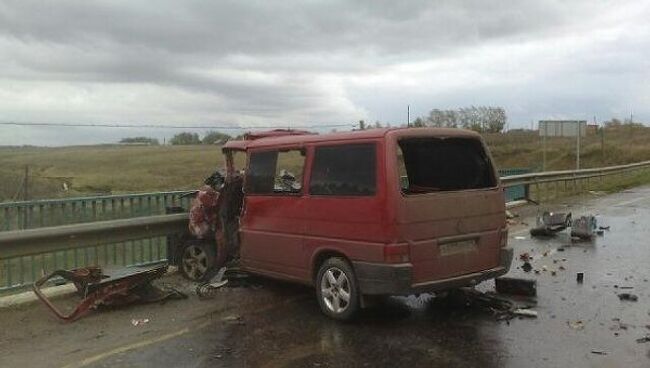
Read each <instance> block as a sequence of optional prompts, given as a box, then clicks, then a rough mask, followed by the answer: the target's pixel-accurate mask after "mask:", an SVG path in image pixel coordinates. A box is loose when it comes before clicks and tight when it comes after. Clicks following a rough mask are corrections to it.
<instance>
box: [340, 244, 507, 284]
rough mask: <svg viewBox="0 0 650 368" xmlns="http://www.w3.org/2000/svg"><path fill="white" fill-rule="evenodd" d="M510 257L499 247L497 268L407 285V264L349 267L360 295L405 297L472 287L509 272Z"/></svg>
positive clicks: (408, 281)
mask: <svg viewBox="0 0 650 368" xmlns="http://www.w3.org/2000/svg"><path fill="white" fill-rule="evenodd" d="M512 255H513V250H512V248H509V247H508V248H502V249H501V253H500V261H499V266H497V267H495V268H491V269H488V270H484V271H480V272H473V273H469V274H465V275H461V276H456V277H450V278H447V279H442V280H435V281H428V282H423V283H418V284H411V277H412V272H413V266H412V265H411V264H410V263H402V264H395V265H392V264H384V263H369V262H352V265H353V267H354V271H355V273H356V276H357V282H358V283H359V289H360V290H361V293H362V294H365V295H408V294H414V293H426V292H434V291H440V290H446V289H454V288H458V287H463V286H468V285H476V284H478V283H479V282H481V281H484V280H488V279H493V278H495V277H499V276H501V275H504V274H506V273H507V272H508V270H510V264H511V263H512Z"/></svg>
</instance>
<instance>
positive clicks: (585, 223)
mask: <svg viewBox="0 0 650 368" xmlns="http://www.w3.org/2000/svg"><path fill="white" fill-rule="evenodd" d="M597 228H598V225H597V221H596V217H594V216H592V215H587V216H581V217H580V218H578V219H576V220H574V221H573V224H572V225H571V236H572V237H578V238H580V239H591V238H592V237H593V236H594V233H595V231H596V229H597Z"/></svg>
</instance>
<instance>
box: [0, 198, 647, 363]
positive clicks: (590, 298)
mask: <svg viewBox="0 0 650 368" xmlns="http://www.w3.org/2000/svg"><path fill="white" fill-rule="evenodd" d="M574 202H575V200H574ZM581 202H582V204H580V205H571V206H570V207H565V206H563V205H561V204H557V205H555V206H551V207H548V208H549V209H553V210H557V211H571V212H573V213H574V217H575V215H579V214H585V213H593V214H597V215H598V221H599V224H601V225H609V226H611V231H608V232H605V234H604V236H602V237H598V238H596V239H595V240H594V241H592V242H580V243H571V241H570V240H569V239H568V237H567V236H566V234H560V235H558V236H557V237H555V238H552V239H542V240H538V239H531V238H530V236H529V235H528V234H527V231H526V229H527V227H526V226H525V225H522V224H519V225H514V226H513V228H512V229H511V236H510V244H511V245H512V246H514V248H515V256H516V257H517V256H518V255H519V254H521V253H523V252H528V253H530V254H531V255H532V256H533V261H532V265H533V268H534V269H537V270H539V271H540V273H539V274H535V273H534V272H530V273H524V272H523V271H522V270H521V269H520V268H519V266H521V262H520V261H518V260H515V261H514V263H513V268H512V270H511V272H510V276H522V277H526V278H531V279H536V280H538V297H537V306H536V307H535V308H534V309H535V310H536V311H537V312H538V313H539V317H538V318H537V319H514V320H511V321H510V322H509V323H506V322H504V321H496V320H495V318H494V317H493V316H492V315H491V314H490V313H487V312H486V311H484V310H480V309H477V308H473V307H465V306H463V305H458V304H452V305H451V306H450V304H449V303H448V302H447V300H446V299H442V298H433V297H431V296H428V295H427V296H419V297H409V298H390V299H388V300H387V301H385V302H384V303H381V304H380V305H378V306H376V307H373V308H370V309H367V310H364V311H363V312H362V314H361V316H360V317H359V319H358V320H356V321H355V322H352V323H338V322H334V321H332V320H329V319H327V318H325V317H324V316H322V315H321V314H320V312H319V310H318V305H317V302H316V301H315V299H314V296H313V292H312V291H311V290H309V289H306V288H303V287H299V286H293V285H288V284H284V283H277V282H270V281H264V282H262V285H263V288H261V289H253V288H247V289H238V290H234V291H232V292H225V293H222V294H219V295H217V297H216V298H215V299H212V300H207V301H199V300H196V299H190V300H187V301H179V302H174V305H175V306H174V307H173V308H176V309H175V310H173V311H172V312H169V311H168V310H167V309H169V308H171V307H170V306H171V305H172V303H171V302H170V303H169V304H167V305H165V306H156V308H158V309H160V310H159V311H158V309H155V310H147V309H146V307H143V306H137V308H139V309H136V311H140V312H143V313H147V315H149V316H151V318H152V322H151V323H150V324H148V325H147V326H145V327H144V329H143V330H142V331H144V332H142V334H141V335H137V334H136V335H134V333H133V330H134V328H133V327H131V326H129V327H124V328H123V329H117V328H115V327H113V328H111V327H110V318H113V319H115V318H116V316H120V313H127V312H126V311H118V312H115V314H114V315H113V317H111V315H110V313H113V312H110V313H104V315H99V314H98V315H96V316H89V317H87V321H79V322H80V323H81V322H83V323H85V324H86V325H85V329H88V328H92V326H93V325H94V324H97V323H99V321H103V322H102V323H104V325H103V326H105V328H106V330H107V331H108V332H107V333H106V334H107V335H110V334H112V335H114V337H117V339H115V338H114V339H113V340H110V344H109V343H108V342H106V343H105V346H102V344H103V343H102V339H97V340H95V341H90V342H80V344H81V345H84V344H86V345H87V346H88V347H89V348H88V349H84V348H83V346H82V347H81V348H80V349H77V350H70V351H69V353H67V355H66V354H62V355H61V357H62V358H61V359H60V362H61V364H58V363H57V362H58V361H57V360H56V359H57V356H56V355H52V359H51V360H49V362H50V363H52V364H51V366H68V367H80V366H90V367H395V366H404V367H650V342H649V343H637V342H636V340H637V339H638V338H641V337H643V336H645V335H646V334H650V326H649V325H650V292H649V291H650V282H648V279H650V267H649V266H648V264H649V263H650V226H648V225H647V223H648V220H649V219H650V187H645V188H637V189H634V190H630V191H626V192H623V193H619V194H616V195H612V196H607V197H595V196H591V197H585V198H583V199H582V200H581ZM546 207H547V206H542V207H541V208H546ZM533 211H534V210H533ZM521 212H522V213H525V212H529V213H530V212H531V210H530V208H529V209H526V210H521ZM521 221H523V222H527V223H533V220H532V218H528V217H524V218H522V219H521ZM522 236H523V239H522V238H521V237H522ZM560 247H561V248H564V251H558V250H557V249H558V248H560ZM544 253H546V256H544ZM544 266H546V267H544ZM560 266H562V267H563V268H564V270H561V269H560ZM544 269H546V271H544ZM551 271H556V276H553V275H552V274H551ZM578 271H580V272H584V273H585V281H584V284H578V283H577V282H576V276H575V275H576V272H578ZM479 288H480V289H482V290H491V289H492V288H493V283H491V282H487V283H484V284H482V285H480V287H479ZM621 292H628V293H633V294H635V295H637V296H638V302H625V301H620V300H619V298H618V297H617V294H618V293H621ZM226 297H227V298H228V301H227V302H228V304H229V307H227V308H226V307H223V306H221V304H223V303H224V302H225V301H224V300H222V299H223V298H226ZM240 300H241V301H245V303H243V302H242V303H239V301H240ZM184 303H185V305H182V304H184ZM217 306H219V307H218V308H217ZM166 308H167V309H166ZM187 308H194V309H193V310H194V311H195V310H199V309H200V310H201V313H198V312H183V310H187ZM0 313H2V312H0ZM20 313H23V314H24V317H21V318H24V319H26V320H27V321H29V320H30V319H33V320H36V317H35V316H32V315H30V314H29V313H30V312H28V311H21V312H20ZM34 313H35V312H34ZM165 313H167V315H166V317H165V318H162V315H164V314H165ZM157 314H160V315H161V316H160V317H161V318H156V317H157ZM180 314H182V315H183V318H185V320H183V321H181V322H178V321H177V322H176V323H175V324H172V323H170V324H169V326H165V322H164V321H165V320H168V319H169V316H170V315H179V316H180ZM193 314H196V315H193ZM40 317H41V319H42V318H45V317H44V316H42V315H41V316H40ZM93 318H94V321H96V322H93ZM48 323H50V324H54V323H56V322H55V321H53V320H51V319H50V320H49V322H48ZM75 326H76V325H66V326H64V327H63V328H66V329H68V330H67V331H66V333H67V334H68V335H69V338H70V339H73V340H74V336H76V335H75V334H78V333H75V332H74V328H78V327H75ZM55 327H56V326H55ZM43 328H45V329H46V330H47V329H48V328H50V326H49V325H46V326H44V327H43ZM59 328H60V327H59ZM147 328H151V329H152V330H151V333H145V332H147V331H146V329H147ZM52 329H54V327H52ZM123 331H128V332H129V334H130V335H129V338H123V339H119V338H120V337H121V334H123V333H126V332H123ZM1 336H2V335H0V337H1ZM122 340H123V341H122ZM106 341H109V340H106ZM22 343H27V342H26V340H22V339H20V338H15V339H14V344H22ZM98 344H99V346H97V345H98ZM3 346H4V347H9V348H11V347H12V346H18V345H12V344H5V345H2V344H1V343H0V348H2V347H3ZM90 347H92V348H90ZM62 349H64V348H62ZM18 350H20V349H18ZM594 352H598V353H594ZM21 359H25V360H24V363H25V364H23V366H32V365H31V364H30V360H29V359H28V357H24V356H23V355H21V354H20V353H16V354H15V356H13V358H12V360H10V362H13V363H20V362H21ZM1 362H2V358H0V363H1ZM64 363H65V364H64ZM0 365H2V364H0ZM2 366H4V365H2Z"/></svg>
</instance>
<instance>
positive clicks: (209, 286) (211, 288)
mask: <svg viewBox="0 0 650 368" xmlns="http://www.w3.org/2000/svg"><path fill="white" fill-rule="evenodd" d="M225 273H226V267H221V269H219V272H217V274H216V275H215V276H214V277H213V278H212V279H211V280H210V281H208V282H206V283H204V284H201V285H199V286H197V287H196V295H197V296H198V297H199V299H207V298H213V297H214V296H215V293H214V292H215V291H216V290H217V289H219V288H222V287H224V286H225V285H226V284H228V279H224V275H225Z"/></svg>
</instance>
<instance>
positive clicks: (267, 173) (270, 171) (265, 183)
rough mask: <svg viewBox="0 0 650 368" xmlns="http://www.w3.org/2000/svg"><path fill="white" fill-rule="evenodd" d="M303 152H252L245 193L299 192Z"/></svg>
mask: <svg viewBox="0 0 650 368" xmlns="http://www.w3.org/2000/svg"><path fill="white" fill-rule="evenodd" d="M304 165H305V154H304V151H302V150H296V149H293V150H282V151H279V152H278V151H264V152H252V153H251V156H250V163H249V165H248V172H247V173H246V193H249V194H278V193H300V191H301V189H302V172H303V167H304Z"/></svg>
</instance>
